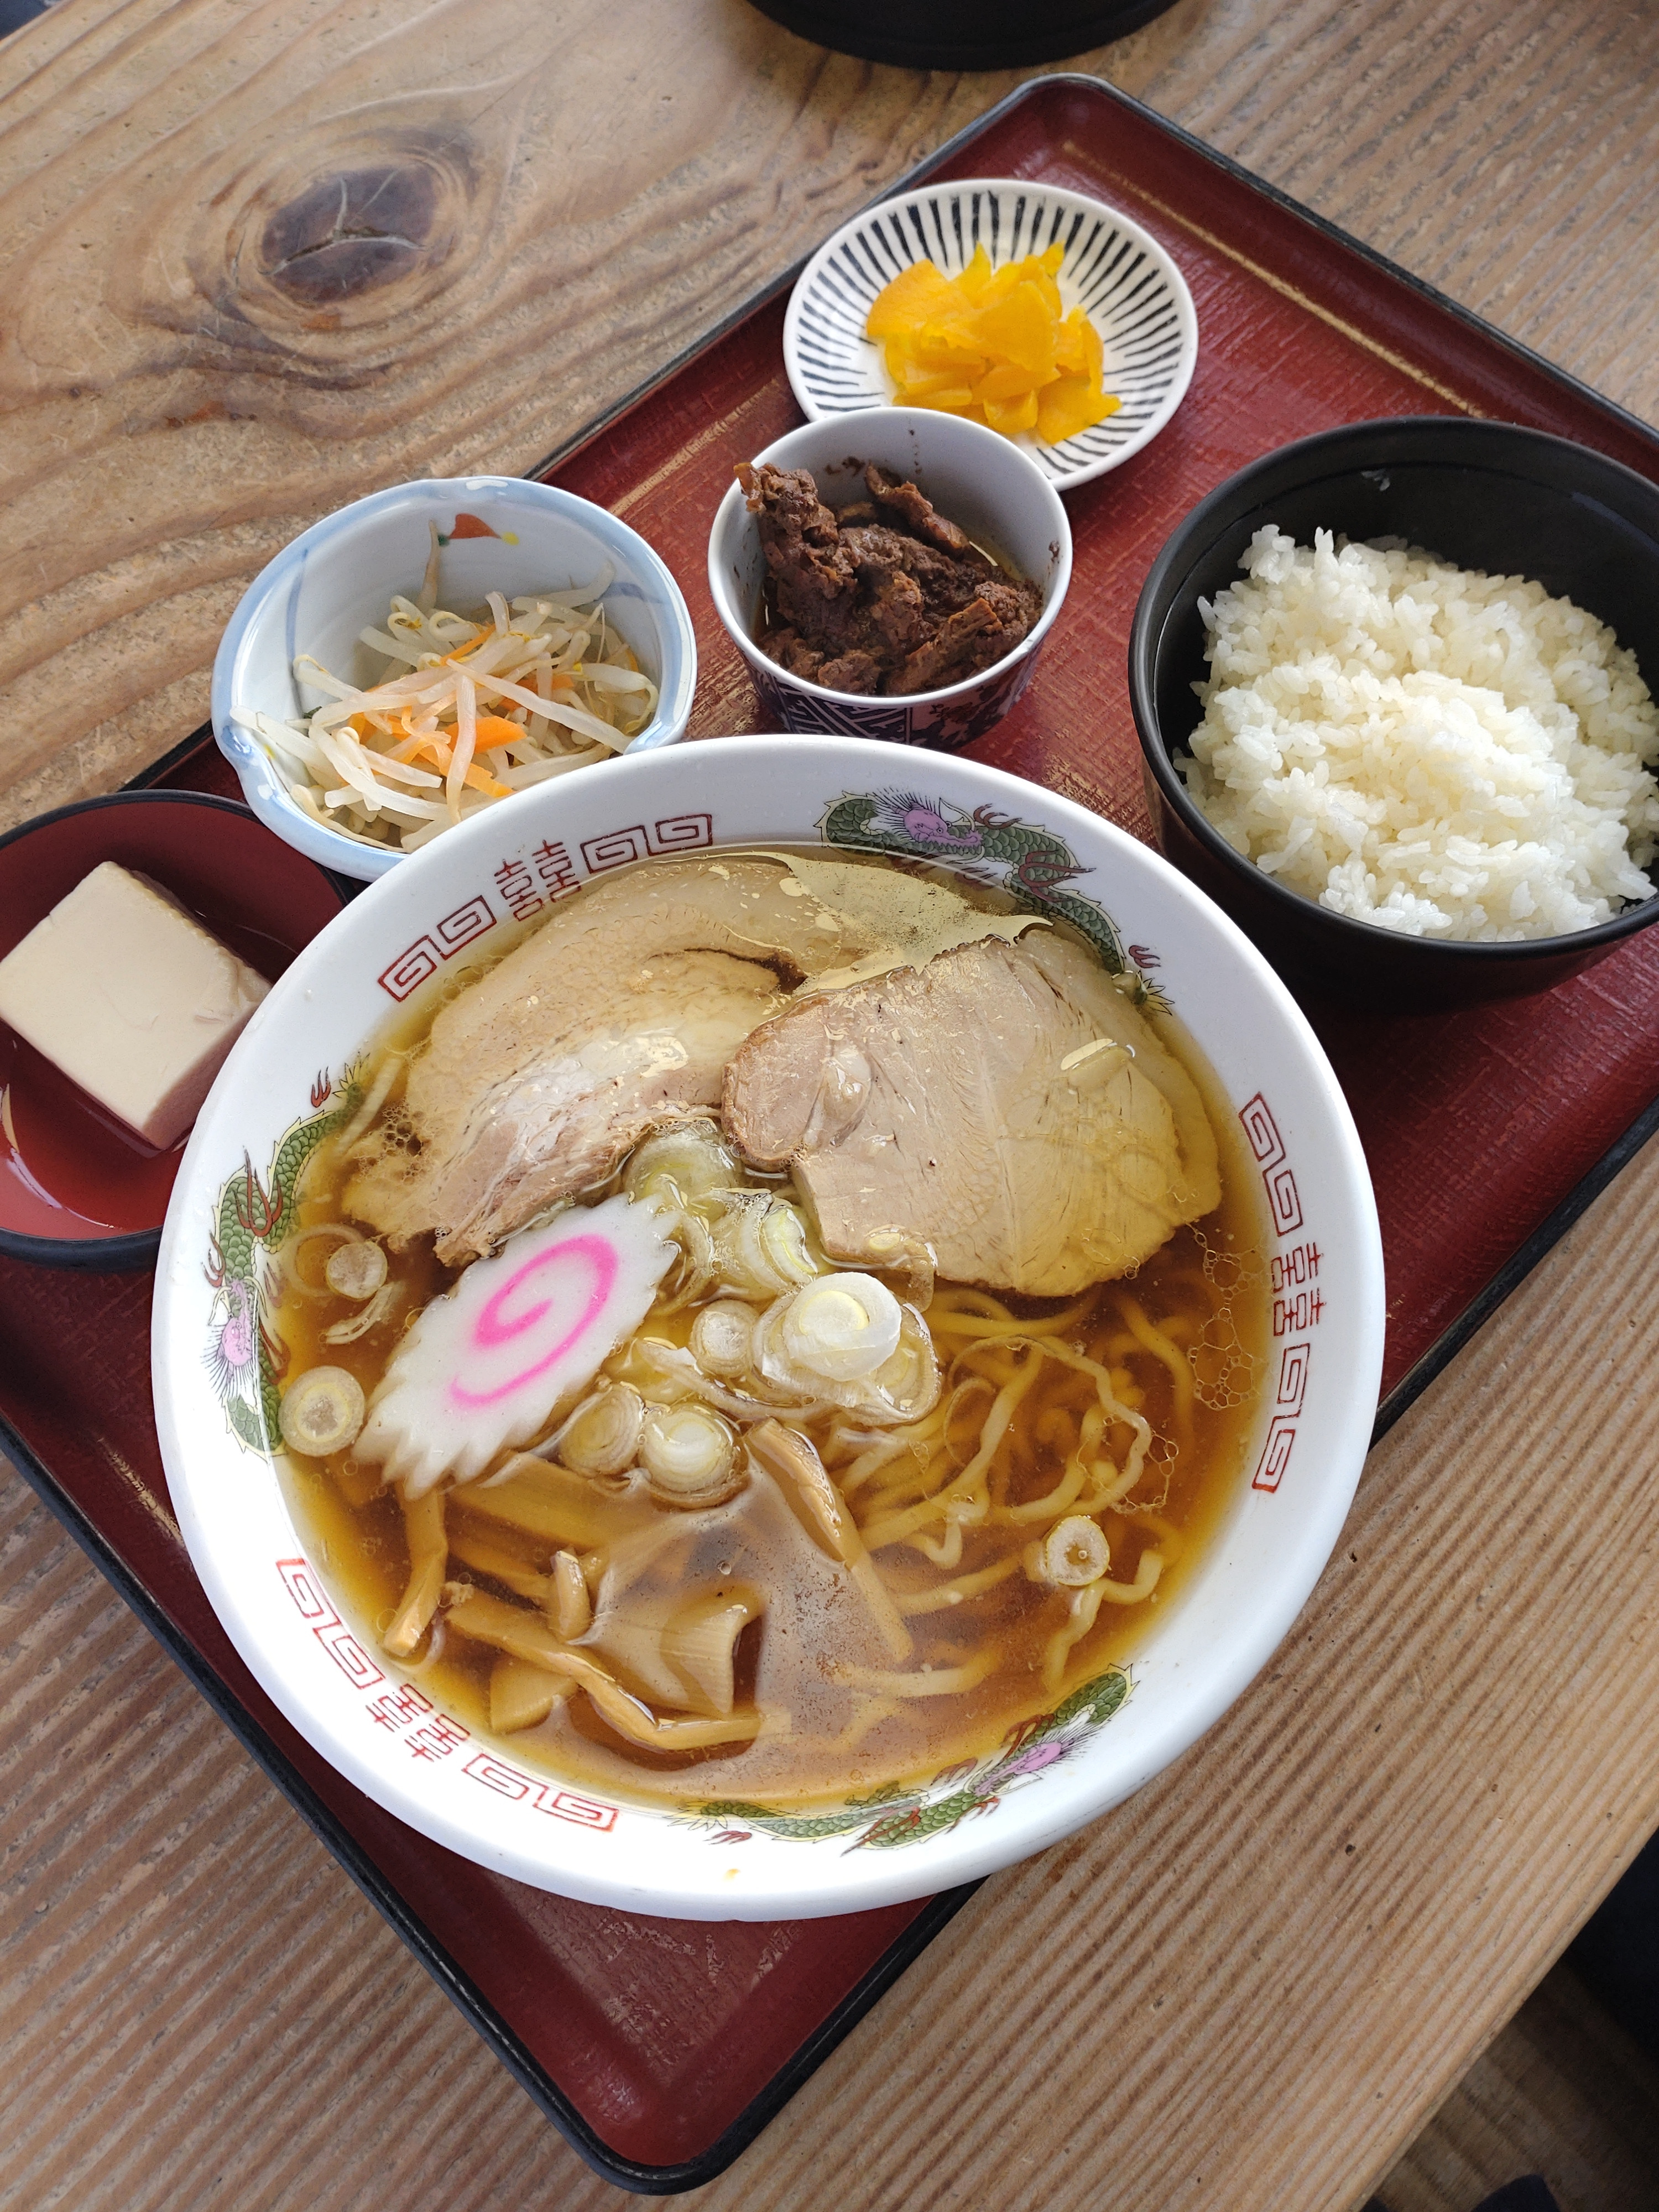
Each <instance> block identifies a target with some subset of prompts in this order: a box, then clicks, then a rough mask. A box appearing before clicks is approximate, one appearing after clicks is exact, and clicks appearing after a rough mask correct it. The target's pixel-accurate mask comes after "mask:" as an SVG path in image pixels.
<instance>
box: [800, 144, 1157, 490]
mask: <svg viewBox="0 0 1659 2212" xmlns="http://www.w3.org/2000/svg"><path fill="white" fill-rule="evenodd" d="M981 240H983V242H984V246H985V250H986V252H987V253H988V254H989V255H990V257H991V260H992V263H993V264H994V265H995V266H997V267H1000V266H1001V264H1003V263H1004V262H1006V261H1017V260H1018V259H1019V258H1021V257H1022V256H1023V255H1024V254H1027V253H1041V252H1043V251H1044V250H1045V249H1046V248H1047V247H1048V246H1051V245H1053V244H1054V242H1055V241H1056V240H1058V241H1059V242H1060V245H1061V246H1064V248H1065V258H1064V260H1063V261H1062V262H1061V263H1060V277H1059V283H1060V296H1061V298H1062V299H1063V300H1064V301H1065V303H1066V307H1068V308H1069V307H1074V306H1079V305H1080V306H1081V307H1083V308H1084V310H1085V313H1087V314H1088V316H1089V319H1090V320H1091V322H1092V323H1093V324H1094V325H1095V328H1096V329H1097V331H1099V333H1100V337H1101V342H1102V343H1103V347H1104V349H1105V356H1106V360H1105V370H1104V380H1105V385H1106V389H1107V390H1108V391H1109V392H1115V393H1116V395H1117V396H1118V398H1120V399H1121V401H1122V403H1123V404H1122V406H1121V409H1120V410H1119V411H1118V413H1117V414H1115V415H1112V416H1108V418H1107V420H1106V421H1105V422H1097V423H1096V424H1095V426H1094V428H1092V429H1089V430H1085V431H1083V432H1082V433H1081V434H1080V435H1079V436H1077V437H1075V438H1068V439H1066V441H1064V443H1062V444H1060V445H1057V446H1045V445H1043V444H1042V443H1040V442H1039V441H1038V440H1037V439H1036V437H1034V436H1030V435H1026V436H1024V437H1022V438H1021V439H1019V440H1018V443H1019V444H1020V445H1022V446H1024V447H1025V448H1026V449H1027V450H1028V451H1029V452H1030V454H1031V456H1032V458H1033V459H1035V460H1036V462H1037V463H1038V464H1039V465H1040V466H1041V467H1042V469H1043V470H1045V471H1046V472H1047V473H1048V476H1049V477H1052V478H1053V479H1054V483H1056V484H1058V485H1059V486H1060V487H1061V488H1062V489H1065V488H1066V487H1067V486H1069V485H1072V484H1076V483H1085V482H1086V481H1087V479H1088V478H1089V477H1097V476H1103V475H1104V474H1105V472H1106V471H1107V470H1108V469H1115V468H1117V467H1119V466H1120V465H1121V464H1122V463H1123V462H1124V461H1127V459H1129V457H1130V455H1131V454H1132V453H1139V451H1140V448H1141V447H1143V446H1145V445H1146V444H1148V443H1149V442H1150V441H1152V439H1153V438H1155V437H1156V436H1157V435H1158V432H1159V431H1160V430H1161V429H1162V428H1164V424H1165V423H1166V422H1168V421H1169V419H1170V416H1172V415H1173V414H1174V413H1175V410H1176V408H1177V407H1178V406H1179V405H1180V404H1181V401H1182V397H1183V395H1184V394H1185V392H1186V390H1187V386H1188V384H1189V383H1190V382H1191V380H1192V374H1193V368H1194V363H1195V362H1196V361H1197V358H1198V317H1197V314H1196V313H1195V312H1194V307H1193V298H1192V294H1191V293H1190V292H1189V291H1188V289H1187V285H1186V281H1185V279H1184V278H1183V277H1182V274H1181V271H1180V270H1179V269H1178V268H1177V267H1176V264H1175V263H1174V262H1173V261H1172V260H1171V259H1170V256H1169V255H1168V254H1167V253H1166V252H1164V248H1163V247H1162V246H1160V245H1159V244H1158V241H1157V240H1155V239H1153V238H1151V237H1149V236H1148V235H1147V234H1146V231H1144V230H1143V229H1142V228H1140V226H1139V223H1134V222H1130V220H1129V218H1128V217H1127V216H1123V215H1120V214H1118V213H1117V211H1116V210H1115V209H1113V208H1109V207H1107V206H1105V205H1104V204H1103V203H1102V202H1101V201H1099V200H1094V199H1089V198H1087V197H1085V196H1084V194H1082V193H1081V192H1067V191H1056V190H1054V188H1053V187H1051V186H1049V185H1035V184H1029V183H1023V182H1021V181H1020V180H1019V179H1017V178H1001V179H999V178H984V177H974V178H969V179H964V180H963V182H961V183H959V184H939V185H922V186H921V188H920V189H919V190H918V191H913V192H906V193H905V194H904V195H903V196H902V197H900V198H897V199H891V200H884V201H882V203H881V204H880V205H879V206H878V207H873V208H870V209H867V210H866V212H865V213H864V214H863V215H860V216H854V220H853V221H852V222H849V223H846V224H843V226H842V228H841V229H840V230H838V231H836V234H835V235H834V236H833V237H832V238H830V239H829V240H828V241H827V242H826V243H825V244H824V245H823V246H820V247H819V248H818V251H817V252H816V253H815V254H814V255H813V256H812V258H811V260H810V261H809V262H808V263H807V264H806V266H805V269H804V270H802V271H801V275H800V278H799V282H798V283H797V284H796V286H795V289H794V292H793V295H792V296H791V299H790V301H789V313H788V315H787V319H786V320H785V323H784V327H783V357H784V365H785V367H786V368H787V371H788V374H789V382H790V384H791V386H793V391H794V394H795V398H797V399H798V400H799V403H800V404H801V406H802V407H803V408H804V409H805V412H806V413H807V414H808V415H809V416H811V418H812V419H813V420H814V421H818V420H821V419H822V418H823V417H824V416H832V415H856V414H861V413H862V412H863V411H864V410H866V408H870V407H886V406H890V404H892V401H893V398H894V386H893V382H892V380H891V379H890V377H889V375H888V374H887V371H886V368H885V366H884V362H883V361H882V358H881V349H880V348H879V347H878V346H876V345H872V343H871V342H870V340H869V339H868V338H866V337H865V335H864V325H865V319H866V316H867V314H868V313H869V311H870V303H871V301H872V300H873V299H874V298H875V296H876V295H877V293H878V292H879V291H880V290H881V289H882V287H883V285H884V284H886V283H889V282H890V280H891V279H892V278H893V277H895V276H897V275H898V273H899V271H900V270H902V269H904V268H907V267H908V265H909V264H910V263H912V262H913V261H920V260H922V259H923V258H931V259H932V260H933V262H934V263H935V264H937V266H938V267H939V268H940V269H942V270H944V271H945V275H946V276H955V275H956V274H957V271H958V270H961V269H963V267H965V266H966V264H967V263H968V262H969V260H970V259H971V258H973V253H974V249H975V246H977V245H979V244H980V242H981Z"/></svg>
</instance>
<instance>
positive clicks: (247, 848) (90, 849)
mask: <svg viewBox="0 0 1659 2212" xmlns="http://www.w3.org/2000/svg"><path fill="white" fill-rule="evenodd" d="M100 860H115V861H118V863H119V864H120V866H122V867H124V868H131V869H132V870H134V871H135V872H137V873H138V874H141V875H146V876H149V878H152V880H153V881H155V882H156V883H158V884H161V886H162V887H163V888H164V889H165V890H169V891H171V892H172V893H173V896H174V897H175V898H177V899H178V900H179V901H180V902H181V903H182V904H184V905H185V906H186V907H188V908H189V909H190V911H191V913H192V914H193V915H196V917H197V920H198V921H201V922H203V923H204V925H205V926H206V927H208V928H209V929H210V930H211V931H212V932H213V933H214V935H215V936H216V937H217V938H219V939H221V940H222V942H223V943H224V944H226V945H228V946H229V947H230V949H231V951H233V952H234V953H235V954H236V955H237V956H238V957H239V958H240V959H243V960H246V962H247V963H248V965H249V967H251V968H255V969H258V972H259V973H260V975H264V976H265V977H266V978H267V979H268V980H269V981H271V982H273V983H274V982H275V981H276V978H277V977H278V976H279V975H281V974H282V972H283V969H285V968H286V967H287V966H288V965H289V962H290V961H291V960H292V959H293V958H294V956H295V953H296V952H298V951H300V949H301V946H303V945H308V944H309V943H310V942H311V940H312V939H313V937H315V936H316V934H317V933H318V931H319V930H320V929H322V928H323V927H325V925H326V924H327V923H328V922H329V921H331V920H332V919H333V917H334V916H335V915H337V914H338V912H339V911H340V908H342V907H343V905H344V904H345V901H346V896H347V894H346V892H345V891H344V890H343V888H342V887H341V886H340V885H339V884H338V883H337V880H336V878H334V877H332V876H331V875H330V874H329V873H328V872H326V870H325V869H323V868H319V866H317V864H316V862H315V861H314V860H307V859H306V858H305V857H304V855H303V854H300V853H296V852H295V851H294V850H293V849H292V848H291V847H289V846H287V845H284V844H283V842H281V840H280V839H278V838H276V837H273V836H271V834H270V831H269V830H268V829H262V828H261V826H260V825H259V823H258V822H256V821H255V819H254V817H253V816H252V814H251V813H249V811H248V810H247V809H246V807H245V806H238V805H234V804H233V803H232V802H231V801H230V800H228V799H210V798H209V797H207V796H206V795H205V794H204V793H197V792H175V791H131V792H117V793H112V794H111V796H110V797H108V798H106V799H86V800H83V801H82V803H81V804H80V805H77V806H65V807H63V808H60V809H59V810H58V812H56V813H54V814H43V815H41V816H40V817H39V818H38V819H37V820H35V821H33V822H26V823H24V824H23V825H22V827H21V829H14V830H13V831H12V832H11V833H10V835H9V836H5V837H0V959H3V958H4V957H5V955H6V954H7V953H8V952H9V951H11V949H12V947H13V946H14V945H16V944H17V943H18V942H19V941H20V940H21V939H23V938H25V937H27V934H28V933H29V931H30V930H32V929H33V927H34V925H35V924H36V922H38V921H40V919H41V918H42V916H43V915H46V914H47V913H49V912H50V911H51V909H52V908H53V907H54V906H56V905H57V903H58V900H59V899H61V898H63V897H64V896H66V895H67V894H68V893H69V892H70V891H71V890H74V888H75V886H76V884H78V883H79V882H80V881H81V879H82V877H83V876H86V875H88V874H90V873H91V872H92V870H93V869H94V868H95V867H96V866H98V864H99V862H100ZM184 1149H185V1138H183V1137H181V1138H180V1139H179V1142H178V1143H177V1144H176V1145H174V1146H171V1147H170V1148H169V1149H168V1150H167V1151H166V1152H157V1151H155V1149H154V1147H153V1146H149V1145H146V1144H145V1143H144V1142H143V1140H142V1139H140V1138H138V1137H137V1136H135V1135H134V1134H133V1133H132V1132H131V1130H129V1129H125V1128H124V1127H122V1126H121V1124H120V1123H119V1122H118V1121H116V1120H115V1119H114V1118H113V1117H112V1115H110V1114H108V1113H107V1112H106V1110H105V1109H103V1108H102V1107H100V1106H99V1105H97V1104H96V1103H94V1101H93V1100H92V1099H91V1098H89V1097H88V1096H87V1094H86V1092H85V1091H82V1090H81V1089H80V1088H79V1087H78V1086H77V1085H75V1084H73V1083H71V1082H70V1079H69V1078H68V1077H67V1076H65V1075H63V1074H61V1073H59V1072H58V1069H57V1068H55V1067H54V1066H52V1063H51V1061H50V1060H46V1059H43V1058H42V1056H41V1055H40V1054H39V1053H38V1052H36V1051H35V1050H34V1048H33V1046H31V1045H28V1044H26V1043H25V1042H24V1041H23V1039H22V1038H21V1037H20V1036H16V1035H15V1032H14V1031H12V1030H9V1029H8V1028H7V1027H6V1025H5V1024H4V1023H3V1022H0V1252H4V1253H6V1254H9V1255H10V1256H11V1257H12V1258H14V1259H18V1260H33V1261H35V1262H37V1263H38V1264H40V1265H41V1266H45V1267H88V1268H97V1269H104V1270H115V1269H125V1268H131V1267H149V1266H150V1265H151V1264H152V1263H153V1262H154V1261H155V1248H156V1245H157V1243H158V1242H159V1241H160V1238H161V1221H162V1218H163V1216H164V1215H165V1214H166V1212H167V1200H168V1199H169V1197H170V1196H171V1195H172V1192H173V1176H175V1175H176V1174H177V1172H178V1169H179V1160H180V1158H182V1156H183V1153H184Z"/></svg>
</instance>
